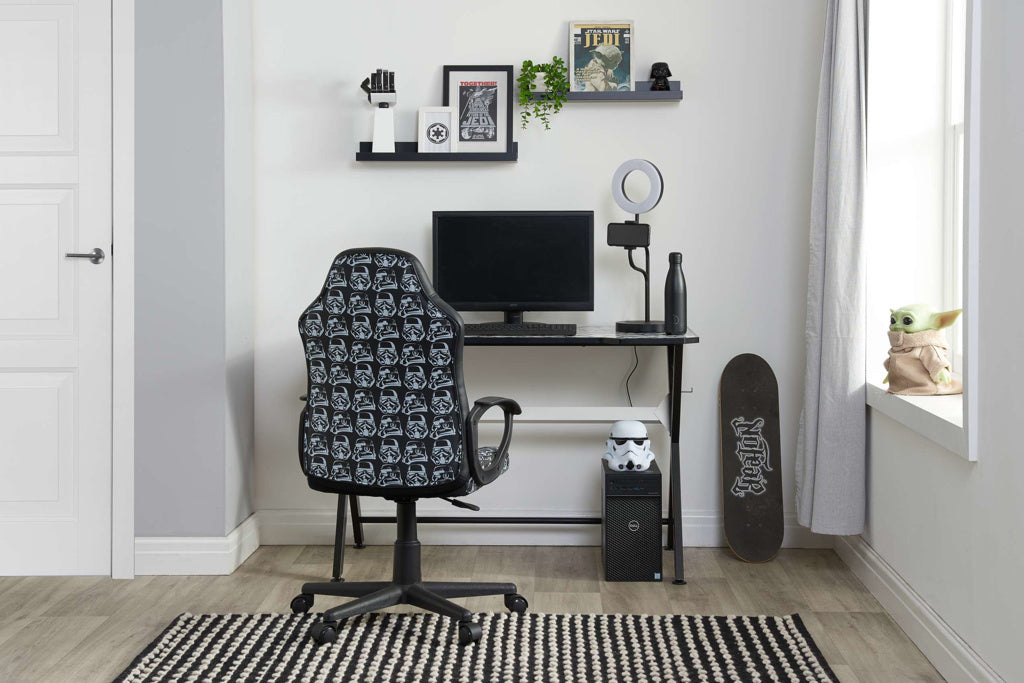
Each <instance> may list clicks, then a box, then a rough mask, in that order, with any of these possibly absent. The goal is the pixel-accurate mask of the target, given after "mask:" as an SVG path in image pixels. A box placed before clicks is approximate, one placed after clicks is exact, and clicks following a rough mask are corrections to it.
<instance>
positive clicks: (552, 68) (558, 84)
mask: <svg viewBox="0 0 1024 683" xmlns="http://www.w3.org/2000/svg"><path fill="white" fill-rule="evenodd" d="M541 74H544V89H545V90H546V91H547V94H546V95H545V96H543V97H538V98H534V96H533V84H534V82H535V81H536V79H537V76H539V75H541ZM516 84H517V85H518V86H519V106H520V107H522V112H521V116H522V123H523V128H524V129H525V128H526V124H527V123H529V121H530V117H531V116H532V117H533V118H535V119H537V120H538V121H540V122H541V123H543V124H544V130H551V125H550V124H551V117H552V116H554V115H555V114H557V113H558V112H559V111H561V109H562V105H563V104H565V103H566V102H567V101H568V99H569V98H568V94H569V72H568V70H567V69H566V68H565V60H564V59H562V58H560V57H552V58H551V62H549V63H548V64H534V63H533V62H532V61H530V60H529V59H527V60H525V61H524V62H523V70H522V71H521V72H520V73H519V78H517V79H516Z"/></svg>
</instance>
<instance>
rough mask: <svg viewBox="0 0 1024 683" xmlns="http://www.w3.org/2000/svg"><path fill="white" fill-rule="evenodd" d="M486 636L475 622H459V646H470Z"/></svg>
mask: <svg viewBox="0 0 1024 683" xmlns="http://www.w3.org/2000/svg"><path fill="white" fill-rule="evenodd" d="M483 635H484V630H483V628H481V627H480V624H478V623H476V622H475V621H460V622H459V645H469V644H470V643H475V642H476V641H478V640H480V638H482V637H483Z"/></svg>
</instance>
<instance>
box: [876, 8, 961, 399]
mask: <svg viewBox="0 0 1024 683" xmlns="http://www.w3.org/2000/svg"><path fill="white" fill-rule="evenodd" d="M969 2H970V0H945V1H941V2H936V1H935V0H905V1H901V2H892V3H875V4H874V5H872V10H871V14H870V18H869V21H870V22H871V25H870V27H869V30H868V40H869V45H868V53H869V60H868V65H869V74H868V98H867V102H868V110H867V116H868V126H867V129H868V154H867V163H868V169H867V172H868V178H867V202H866V213H865V221H866V233H867V244H866V249H867V251H866V257H867V261H866V262H867V277H868V327H867V335H868V344H867V349H866V350H867V354H868V360H867V363H868V379H869V381H873V382H876V383H877V382H880V381H881V379H882V377H883V376H884V374H885V371H884V369H883V368H882V361H883V360H884V359H885V357H886V353H887V351H888V348H889V343H888V338H887V336H886V334H885V332H886V329H887V327H888V321H889V309H890V308H898V307H900V306H903V305H907V304H912V303H926V304H929V305H931V306H932V307H934V308H936V309H938V310H949V309H954V308H962V300H963V286H962V282H963V251H964V248H963V242H964V240H963V234H964V232H963V229H964V225H963V221H964V196H965V195H964V191H963V189H964V151H965V129H964V101H965V74H966V62H967V60H966V47H967V35H966V18H967V9H968V8H967V5H968V3H969ZM961 327H962V323H961V322H957V324H956V325H954V326H953V328H952V329H949V330H947V331H946V336H947V339H948V341H949V342H950V352H951V353H950V361H951V365H952V367H953V371H954V372H959V371H960V370H961V368H962V367H963V363H962V349H963V344H962V342H961V336H962V333H961Z"/></svg>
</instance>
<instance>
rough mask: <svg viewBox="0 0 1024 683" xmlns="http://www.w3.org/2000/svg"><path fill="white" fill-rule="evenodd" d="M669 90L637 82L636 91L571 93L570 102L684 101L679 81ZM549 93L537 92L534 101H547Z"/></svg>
mask: <svg viewBox="0 0 1024 683" xmlns="http://www.w3.org/2000/svg"><path fill="white" fill-rule="evenodd" d="M668 87H669V90H651V81H637V83H636V90H613V91H611V92H571V93H569V94H568V96H567V97H568V99H569V101H570V102H678V101H679V100H682V99H683V91H682V89H681V88H680V86H679V81H669V82H668ZM547 97H548V93H546V92H535V93H533V99H535V100H542V99H547Z"/></svg>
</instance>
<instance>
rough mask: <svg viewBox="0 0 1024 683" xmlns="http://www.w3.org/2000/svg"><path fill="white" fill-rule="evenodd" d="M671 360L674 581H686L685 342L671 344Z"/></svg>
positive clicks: (671, 534)
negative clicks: (682, 446) (682, 431)
mask: <svg viewBox="0 0 1024 683" xmlns="http://www.w3.org/2000/svg"><path fill="white" fill-rule="evenodd" d="M669 353H670V354H671V360H670V362H669V372H670V375H671V376H670V381H669V395H670V396H671V399H670V400H669V404H670V405H669V418H670V419H669V436H670V437H671V442H672V460H671V462H670V464H669V468H670V470H671V472H670V477H669V507H670V512H669V516H670V518H671V519H672V524H671V525H670V527H669V529H670V532H669V533H670V541H671V545H672V552H673V555H674V557H675V579H674V580H673V581H672V583H674V584H684V583H686V581H685V580H684V579H683V495H682V480H681V478H682V473H681V467H680V457H679V432H680V427H679V423H680V419H679V416H680V408H681V405H680V404H681V403H682V400H681V399H682V392H683V345H682V344H676V345H675V346H672V347H669Z"/></svg>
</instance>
